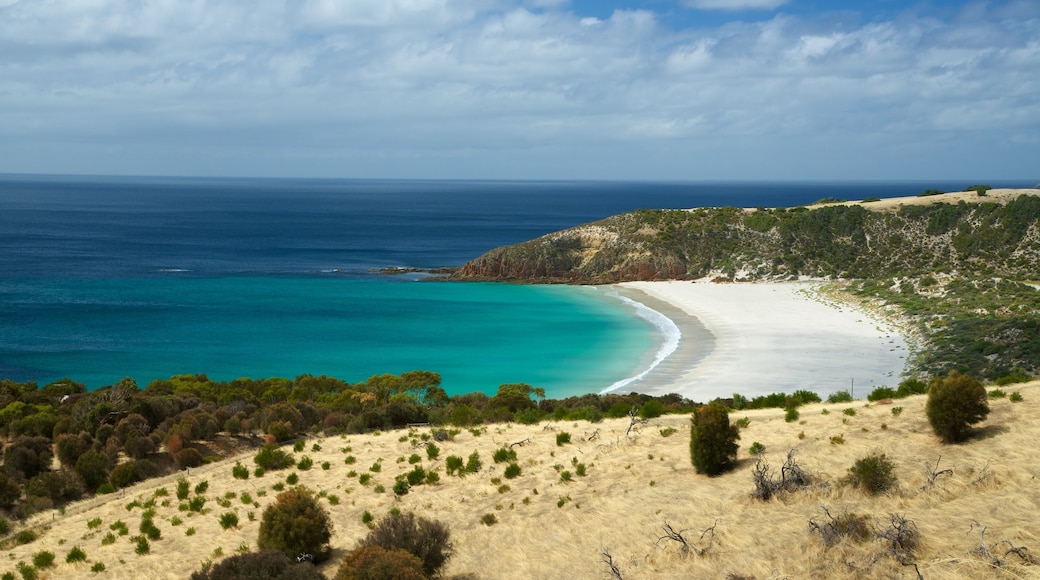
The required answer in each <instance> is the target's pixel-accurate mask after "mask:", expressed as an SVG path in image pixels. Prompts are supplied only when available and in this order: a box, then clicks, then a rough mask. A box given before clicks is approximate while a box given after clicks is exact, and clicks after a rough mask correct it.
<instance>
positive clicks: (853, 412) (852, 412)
mask: <svg viewBox="0 0 1040 580" xmlns="http://www.w3.org/2000/svg"><path fill="white" fill-rule="evenodd" d="M842 414H843V415H848V416H849V417H855V416H856V410H855V409H853V408H852V407H849V408H848V409H845V410H843V411H842Z"/></svg>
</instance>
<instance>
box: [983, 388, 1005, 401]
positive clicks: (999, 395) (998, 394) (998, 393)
mask: <svg viewBox="0 0 1040 580" xmlns="http://www.w3.org/2000/svg"><path fill="white" fill-rule="evenodd" d="M986 396H988V397H989V398H991V399H1003V398H1004V397H1006V396H1007V393H1006V392H1004V391H1003V390H1001V389H993V390H992V391H990V392H989V393H987V395H986Z"/></svg>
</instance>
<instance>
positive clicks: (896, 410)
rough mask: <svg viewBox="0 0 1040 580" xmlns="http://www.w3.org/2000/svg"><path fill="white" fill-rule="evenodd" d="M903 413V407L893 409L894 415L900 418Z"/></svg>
mask: <svg viewBox="0 0 1040 580" xmlns="http://www.w3.org/2000/svg"><path fill="white" fill-rule="evenodd" d="M902 412H903V408H902V407H892V415H894V416H896V417H898V416H899V414H900V413H902Z"/></svg>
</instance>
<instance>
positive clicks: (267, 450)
mask: <svg viewBox="0 0 1040 580" xmlns="http://www.w3.org/2000/svg"><path fill="white" fill-rule="evenodd" d="M253 462H254V463H256V464H257V465H259V466H260V467H263V468H264V470H266V471H272V470H276V469H285V468H286V467H292V466H293V465H296V460H295V459H294V458H293V456H292V455H291V454H289V453H286V452H285V451H283V450H282V449H281V448H280V447H278V445H276V444H274V443H267V444H265V445H264V446H263V447H261V448H260V451H258V452H257V454H256V456H254V457H253Z"/></svg>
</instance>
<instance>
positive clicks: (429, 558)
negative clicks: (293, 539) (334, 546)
mask: <svg viewBox="0 0 1040 580" xmlns="http://www.w3.org/2000/svg"><path fill="white" fill-rule="evenodd" d="M366 546H378V547H380V548H382V549H384V550H387V551H392V550H396V549H400V550H405V551H407V552H409V553H410V554H412V555H414V556H416V557H417V558H419V560H420V561H421V562H422V570H423V572H424V573H425V574H426V575H427V576H431V577H432V576H435V575H436V574H437V573H438V571H440V569H441V568H442V567H443V566H444V564H445V563H446V562H447V561H448V559H449V558H450V557H451V555H452V554H453V553H454V548H453V546H452V543H451V534H450V533H449V532H448V528H447V527H445V525H444V524H442V523H440V522H438V521H436V520H429V519H426V518H423V517H419V516H416V515H415V514H413V513H410V512H409V513H403V514H402V513H397V514H393V513H391V514H390V515H388V516H386V517H384V518H383V519H381V520H379V523H377V524H376V526H375V527H374V528H373V529H372V531H371V532H369V534H368V535H367V536H366V537H365V538H364V539H363V540H361V542H360V544H359V547H366ZM337 577H338V576H337Z"/></svg>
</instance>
